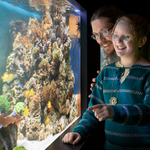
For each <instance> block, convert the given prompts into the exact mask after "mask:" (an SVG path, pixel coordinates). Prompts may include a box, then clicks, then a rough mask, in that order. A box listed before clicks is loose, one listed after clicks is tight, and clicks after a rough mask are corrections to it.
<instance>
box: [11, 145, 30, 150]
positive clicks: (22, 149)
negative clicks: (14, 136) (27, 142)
mask: <svg viewBox="0 0 150 150" xmlns="http://www.w3.org/2000/svg"><path fill="white" fill-rule="evenodd" d="M13 150H27V149H25V147H24V146H17V147H15V148H14V149H13Z"/></svg>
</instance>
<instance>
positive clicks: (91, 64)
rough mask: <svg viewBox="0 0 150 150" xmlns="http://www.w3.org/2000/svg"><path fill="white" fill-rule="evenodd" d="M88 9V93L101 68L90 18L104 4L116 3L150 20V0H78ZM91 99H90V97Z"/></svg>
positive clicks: (127, 10)
mask: <svg viewBox="0 0 150 150" xmlns="http://www.w3.org/2000/svg"><path fill="white" fill-rule="evenodd" d="M76 1H77V2H78V3H79V4H80V5H81V6H82V7H83V8H84V9H86V11H87V43H88V44H87V51H88V84H87V85H88V94H90V93H91V91H90V84H91V82H92V78H94V77H96V76H97V73H96V71H97V70H99V68H100V47H99V45H98V44H97V42H96V41H94V40H93V39H92V38H91V34H92V29H91V25H90V19H91V17H92V14H93V13H94V11H96V10H97V9H98V8H100V7H102V6H104V5H115V6H117V7H119V8H120V9H122V10H123V11H124V12H125V13H127V14H139V15H141V16H143V17H145V18H147V19H148V20H149V21H150V3H149V2H150V1H149V0H140V1H138V0H116V1H113V0H112V1H110V0H76ZM88 100H89V99H88Z"/></svg>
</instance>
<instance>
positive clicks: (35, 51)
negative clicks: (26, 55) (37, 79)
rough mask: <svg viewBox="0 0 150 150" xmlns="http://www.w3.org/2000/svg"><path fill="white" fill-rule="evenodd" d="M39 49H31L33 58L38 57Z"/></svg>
mask: <svg viewBox="0 0 150 150" xmlns="http://www.w3.org/2000/svg"><path fill="white" fill-rule="evenodd" d="M39 50H40V48H39V47H34V48H33V49H32V55H33V58H34V59H37V58H38V57H39Z"/></svg>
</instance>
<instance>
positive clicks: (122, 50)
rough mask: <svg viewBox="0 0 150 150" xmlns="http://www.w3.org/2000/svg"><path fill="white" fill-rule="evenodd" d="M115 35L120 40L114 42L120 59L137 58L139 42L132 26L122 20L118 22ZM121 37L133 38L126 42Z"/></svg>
mask: <svg viewBox="0 0 150 150" xmlns="http://www.w3.org/2000/svg"><path fill="white" fill-rule="evenodd" d="M114 35H116V36H118V37H119V39H118V40H112V41H113V45H114V48H115V51H116V53H117V55H118V56H119V57H130V56H135V55H136V54H137V53H138V52H139V42H138V40H137V38H136V36H135V33H134V31H133V30H132V28H131V25H130V24H129V22H128V21H127V20H121V21H119V22H118V24H117V26H116V28H115V30H114ZM121 36H124V37H131V38H130V40H129V42H124V40H122V38H120V37H121Z"/></svg>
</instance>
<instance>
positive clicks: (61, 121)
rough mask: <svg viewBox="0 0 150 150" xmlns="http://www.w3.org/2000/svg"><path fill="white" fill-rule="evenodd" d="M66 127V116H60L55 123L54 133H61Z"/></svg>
mask: <svg viewBox="0 0 150 150" xmlns="http://www.w3.org/2000/svg"><path fill="white" fill-rule="evenodd" d="M67 125H68V119H67V118H66V116H62V117H61V118H60V119H59V120H58V121H56V131H57V132H59V133H60V132H61V131H62V130H64V129H65V128H66V127H67Z"/></svg>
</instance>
